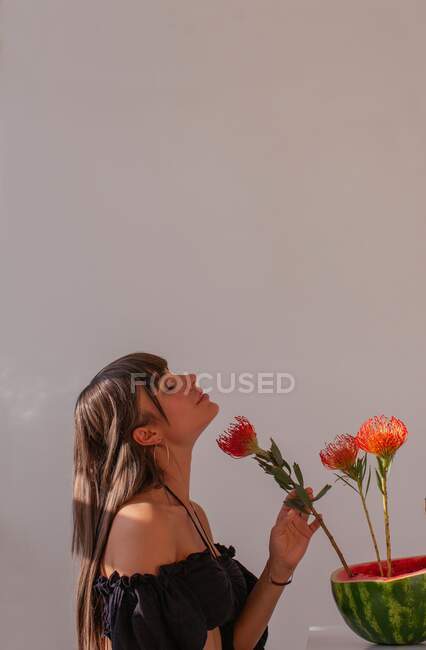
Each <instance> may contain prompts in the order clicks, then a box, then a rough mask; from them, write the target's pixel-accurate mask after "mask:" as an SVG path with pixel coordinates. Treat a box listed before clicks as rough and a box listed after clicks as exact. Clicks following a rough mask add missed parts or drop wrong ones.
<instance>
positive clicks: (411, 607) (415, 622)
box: [330, 555, 426, 645]
mask: <svg viewBox="0 0 426 650" xmlns="http://www.w3.org/2000/svg"><path fill="white" fill-rule="evenodd" d="M350 568H351V571H352V573H353V574H354V577H353V578H348V576H347V574H346V571H345V570H344V569H343V568H340V569H336V571H333V573H332V575H331V578H330V579H331V588H332V593H333V597H334V600H335V603H336V605H337V607H338V609H339V611H340V613H341V614H342V616H343V618H344V620H345V622H346V623H347V625H348V626H349V627H350V628H351V629H352V630H353V631H354V632H355V633H356V634H358V635H359V636H360V637H362V638H363V639H366V640H367V641H370V642H372V643H378V644H384V645H385V644H389V645H411V644H414V643H420V642H421V641H425V640H426V556H425V555H422V556H416V557H412V558H398V559H395V560H392V577H391V578H386V577H383V578H382V577H381V576H380V572H379V567H378V564H377V562H368V563H363V564H356V565H352V566H351V567H350ZM383 569H384V575H385V576H386V562H383Z"/></svg>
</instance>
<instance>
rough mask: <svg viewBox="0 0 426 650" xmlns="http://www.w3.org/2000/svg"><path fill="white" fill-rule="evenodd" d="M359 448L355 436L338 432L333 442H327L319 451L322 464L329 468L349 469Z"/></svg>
mask: <svg viewBox="0 0 426 650" xmlns="http://www.w3.org/2000/svg"><path fill="white" fill-rule="evenodd" d="M358 452H359V448H358V445H357V444H356V440H355V437H354V436H352V435H350V434H349V433H340V434H339V435H338V436H336V437H335V439H334V442H329V443H328V444H327V445H326V447H325V449H322V450H321V451H320V458H321V462H322V464H323V465H325V466H326V467H328V468H329V469H340V470H342V471H349V470H350V469H351V467H352V465H353V464H354V463H355V461H356V458H357V456H358Z"/></svg>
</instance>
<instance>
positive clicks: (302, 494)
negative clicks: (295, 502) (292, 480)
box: [294, 485, 311, 507]
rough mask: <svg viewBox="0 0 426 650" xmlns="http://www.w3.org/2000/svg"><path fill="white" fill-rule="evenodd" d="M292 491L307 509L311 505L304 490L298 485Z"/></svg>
mask: <svg viewBox="0 0 426 650" xmlns="http://www.w3.org/2000/svg"><path fill="white" fill-rule="evenodd" d="M294 489H295V490H296V494H297V496H298V497H299V499H300V500H301V501H302V502H303V503H304V504H305V505H306V506H308V507H310V505H311V500H310V498H309V496H308V495H307V493H306V491H305V489H304V488H303V487H301V486H300V485H295V486H294Z"/></svg>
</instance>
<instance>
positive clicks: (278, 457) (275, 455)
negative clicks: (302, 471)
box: [270, 438, 284, 467]
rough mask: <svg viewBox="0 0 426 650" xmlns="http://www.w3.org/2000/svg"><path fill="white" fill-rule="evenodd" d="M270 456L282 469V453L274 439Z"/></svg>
mask: <svg viewBox="0 0 426 650" xmlns="http://www.w3.org/2000/svg"><path fill="white" fill-rule="evenodd" d="M270 454H271V456H272V458H273V460H274V462H275V463H276V464H277V465H278V467H282V466H283V465H284V459H283V457H282V456H281V452H280V450H279V448H278V445H276V444H275V442H274V439H273V438H271V451H270Z"/></svg>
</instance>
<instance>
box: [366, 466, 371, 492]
mask: <svg viewBox="0 0 426 650" xmlns="http://www.w3.org/2000/svg"><path fill="white" fill-rule="evenodd" d="M370 480H371V467H369V469H368V480H367V487H366V489H365V496H367V494H368V488H369V487H370Z"/></svg>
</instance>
